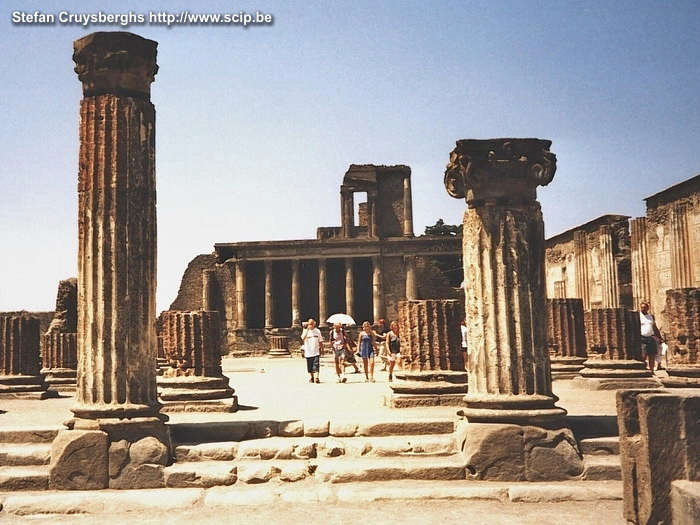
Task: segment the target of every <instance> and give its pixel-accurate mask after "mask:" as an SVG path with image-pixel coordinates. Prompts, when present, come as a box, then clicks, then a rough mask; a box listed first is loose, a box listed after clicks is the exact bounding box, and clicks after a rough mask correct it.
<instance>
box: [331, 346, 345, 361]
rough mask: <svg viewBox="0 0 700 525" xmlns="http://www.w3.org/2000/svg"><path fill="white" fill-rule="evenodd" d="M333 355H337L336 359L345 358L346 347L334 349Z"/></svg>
mask: <svg viewBox="0 0 700 525" xmlns="http://www.w3.org/2000/svg"><path fill="white" fill-rule="evenodd" d="M333 357H335V360H336V361H341V360H344V359H345V348H341V349H340V350H338V349H335V348H334V349H333Z"/></svg>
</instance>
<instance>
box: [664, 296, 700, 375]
mask: <svg viewBox="0 0 700 525" xmlns="http://www.w3.org/2000/svg"><path fill="white" fill-rule="evenodd" d="M664 318H665V325H666V328H667V332H666V334H667V335H666V342H667V344H668V348H669V350H668V355H667V359H668V368H667V371H668V375H669V377H668V379H664V380H662V382H663V384H664V386H667V387H700V288H680V289H675V290H667V291H666V308H665V309H664Z"/></svg>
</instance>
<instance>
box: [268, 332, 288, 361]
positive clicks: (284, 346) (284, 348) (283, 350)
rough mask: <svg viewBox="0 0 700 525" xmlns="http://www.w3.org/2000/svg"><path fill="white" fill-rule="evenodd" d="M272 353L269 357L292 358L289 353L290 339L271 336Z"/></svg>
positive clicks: (284, 336) (281, 336) (282, 336)
mask: <svg viewBox="0 0 700 525" xmlns="http://www.w3.org/2000/svg"><path fill="white" fill-rule="evenodd" d="M269 339H270V351H269V352H268V353H267V357H291V354H290V353H289V337H287V336H286V335H271V336H270V337H269Z"/></svg>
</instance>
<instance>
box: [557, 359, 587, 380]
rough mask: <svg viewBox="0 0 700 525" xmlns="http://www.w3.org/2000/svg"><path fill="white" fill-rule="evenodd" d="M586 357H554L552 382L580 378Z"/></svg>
mask: <svg viewBox="0 0 700 525" xmlns="http://www.w3.org/2000/svg"><path fill="white" fill-rule="evenodd" d="M586 359H587V358H586V357H552V358H550V362H551V365H552V381H556V380H561V379H573V378H574V377H578V376H579V372H581V370H582V369H583V363H584V362H585V361H586Z"/></svg>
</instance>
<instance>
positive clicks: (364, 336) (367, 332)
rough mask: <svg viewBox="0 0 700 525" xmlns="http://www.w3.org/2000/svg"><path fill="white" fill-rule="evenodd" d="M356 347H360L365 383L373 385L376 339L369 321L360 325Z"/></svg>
mask: <svg viewBox="0 0 700 525" xmlns="http://www.w3.org/2000/svg"><path fill="white" fill-rule="evenodd" d="M357 346H359V347H360V357H362V363H363V364H364V365H365V381H371V382H372V383H374V354H375V352H376V350H377V337H376V335H375V333H374V330H372V325H370V324H369V321H365V322H364V323H362V331H361V332H360V335H359V336H358V337H357Z"/></svg>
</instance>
